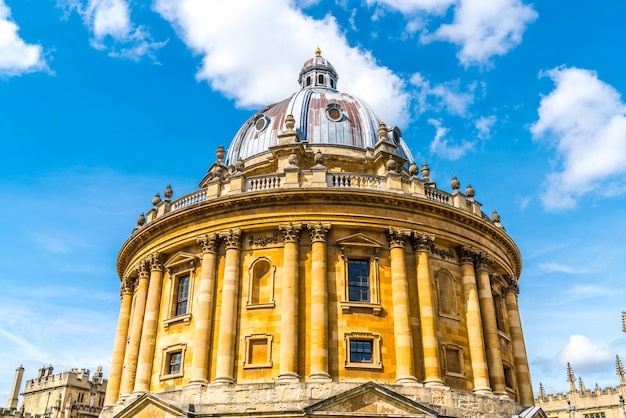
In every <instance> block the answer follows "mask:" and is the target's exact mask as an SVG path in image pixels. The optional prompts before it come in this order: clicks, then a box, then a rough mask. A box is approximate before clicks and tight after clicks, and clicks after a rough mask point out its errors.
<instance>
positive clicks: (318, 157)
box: [313, 150, 324, 165]
mask: <svg viewBox="0 0 626 418" xmlns="http://www.w3.org/2000/svg"><path fill="white" fill-rule="evenodd" d="M313 162H315V165H324V154H322V151H320V150H317V152H316V153H315V156H314V157H313Z"/></svg>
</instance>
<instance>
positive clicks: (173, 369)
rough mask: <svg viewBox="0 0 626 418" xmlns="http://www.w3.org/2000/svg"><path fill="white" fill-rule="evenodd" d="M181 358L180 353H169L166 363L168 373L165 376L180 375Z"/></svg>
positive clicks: (181, 354)
mask: <svg viewBox="0 0 626 418" xmlns="http://www.w3.org/2000/svg"><path fill="white" fill-rule="evenodd" d="M182 358H183V353H182V351H174V352H172V353H169V361H168V373H167V374H177V373H180V366H181V361H182Z"/></svg>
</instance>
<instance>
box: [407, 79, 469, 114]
mask: <svg viewBox="0 0 626 418" xmlns="http://www.w3.org/2000/svg"><path fill="white" fill-rule="evenodd" d="M410 81H411V84H412V85H413V86H414V87H415V88H416V90H417V92H416V95H415V96H416V100H417V105H418V113H424V112H426V111H427V110H436V111H444V110H445V111H446V112H448V113H450V114H452V115H458V116H463V117H464V116H466V115H467V113H468V108H469V107H470V105H471V104H472V103H474V90H475V88H476V85H475V84H472V85H470V86H468V88H467V89H466V90H465V91H462V90H461V86H460V81H459V80H454V81H450V82H447V83H442V84H435V85H432V84H431V82H430V81H429V80H427V79H426V78H425V77H424V76H423V75H422V74H420V73H415V74H413V75H412V76H411V79H410Z"/></svg>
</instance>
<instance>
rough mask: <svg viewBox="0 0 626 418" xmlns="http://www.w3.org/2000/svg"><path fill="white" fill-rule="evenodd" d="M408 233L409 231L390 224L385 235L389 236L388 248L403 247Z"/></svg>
mask: <svg viewBox="0 0 626 418" xmlns="http://www.w3.org/2000/svg"><path fill="white" fill-rule="evenodd" d="M409 235H410V232H409V231H405V230H403V229H402V228H394V227H391V226H390V227H389V231H388V232H387V236H388V238H389V248H404V242H405V241H406V239H407V238H408V237H409Z"/></svg>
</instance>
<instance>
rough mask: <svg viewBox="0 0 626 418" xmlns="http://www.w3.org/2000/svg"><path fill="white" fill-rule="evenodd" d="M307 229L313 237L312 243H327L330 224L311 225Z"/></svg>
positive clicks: (318, 223)
mask: <svg viewBox="0 0 626 418" xmlns="http://www.w3.org/2000/svg"><path fill="white" fill-rule="evenodd" d="M307 228H308V229H309V234H310V235H311V242H319V241H321V242H326V234H328V231H329V230H330V222H317V223H309V224H308V225H307Z"/></svg>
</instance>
